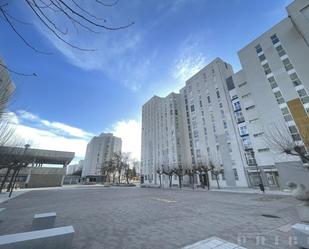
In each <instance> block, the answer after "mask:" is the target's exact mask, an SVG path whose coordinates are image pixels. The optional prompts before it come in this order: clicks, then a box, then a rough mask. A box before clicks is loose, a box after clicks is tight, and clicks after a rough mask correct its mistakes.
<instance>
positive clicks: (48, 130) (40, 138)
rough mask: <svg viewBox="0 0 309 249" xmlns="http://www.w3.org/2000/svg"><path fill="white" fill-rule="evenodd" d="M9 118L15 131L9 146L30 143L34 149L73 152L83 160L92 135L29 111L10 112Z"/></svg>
mask: <svg viewBox="0 0 309 249" xmlns="http://www.w3.org/2000/svg"><path fill="white" fill-rule="evenodd" d="M9 118H10V123H11V126H12V127H13V129H14V134H13V137H12V138H11V140H10V141H9V142H8V144H9V145H15V143H20V141H26V142H28V141H30V143H31V146H32V147H34V148H40V149H49V150H60V151H72V152H75V156H76V157H77V158H82V157H84V155H85V150H86V146H87V143H88V140H89V137H90V136H91V135H92V134H91V133H89V132H85V131H83V130H81V129H79V128H75V127H72V126H69V125H66V124H62V123H59V122H50V121H47V120H43V119H41V118H40V117H39V116H38V115H35V114H33V113H30V112H27V111H17V112H16V113H14V112H10V113H9Z"/></svg>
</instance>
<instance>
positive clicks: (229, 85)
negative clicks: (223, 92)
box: [225, 76, 235, 91]
mask: <svg viewBox="0 0 309 249" xmlns="http://www.w3.org/2000/svg"><path fill="white" fill-rule="evenodd" d="M225 81H226V86H227V90H229V91H231V90H232V89H234V88H235V85H234V81H233V78H232V76H231V77H229V78H227V79H226V80H225Z"/></svg>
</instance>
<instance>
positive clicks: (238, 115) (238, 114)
mask: <svg viewBox="0 0 309 249" xmlns="http://www.w3.org/2000/svg"><path fill="white" fill-rule="evenodd" d="M235 116H236V119H237V123H242V122H244V121H245V118H244V116H243V114H242V112H241V111H239V112H235Z"/></svg>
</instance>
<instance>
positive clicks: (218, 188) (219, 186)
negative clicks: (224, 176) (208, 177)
mask: <svg viewBox="0 0 309 249" xmlns="http://www.w3.org/2000/svg"><path fill="white" fill-rule="evenodd" d="M216 181H217V185H218V189H220V185H219V179H218V175H216Z"/></svg>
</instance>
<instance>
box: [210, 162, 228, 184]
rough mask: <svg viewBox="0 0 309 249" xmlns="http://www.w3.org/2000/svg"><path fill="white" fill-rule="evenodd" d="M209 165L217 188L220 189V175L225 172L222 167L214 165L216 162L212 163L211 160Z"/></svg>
mask: <svg viewBox="0 0 309 249" xmlns="http://www.w3.org/2000/svg"><path fill="white" fill-rule="evenodd" d="M208 165H209V168H210V172H211V174H212V175H213V176H215V178H216V182H217V187H218V189H220V184H219V175H220V174H222V173H223V172H224V170H223V168H222V166H221V165H218V164H216V163H214V161H212V160H209V163H208Z"/></svg>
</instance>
